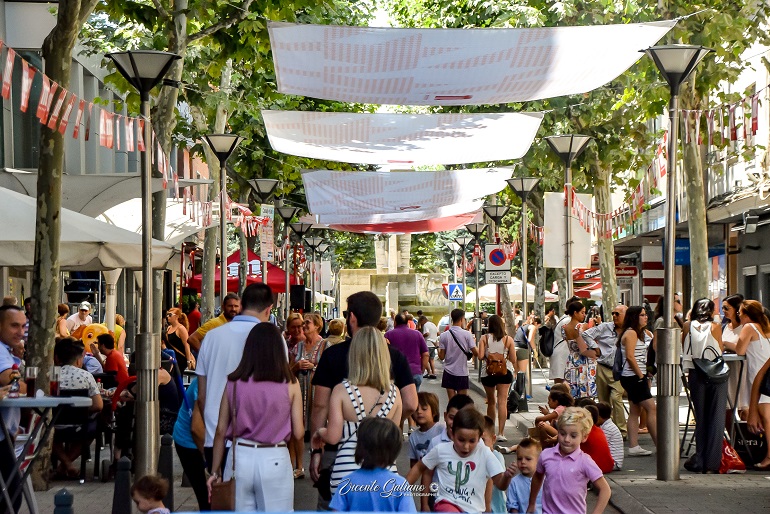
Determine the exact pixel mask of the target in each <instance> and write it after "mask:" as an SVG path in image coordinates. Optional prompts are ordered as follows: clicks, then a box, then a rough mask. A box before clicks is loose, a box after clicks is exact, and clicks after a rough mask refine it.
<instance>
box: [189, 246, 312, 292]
mask: <svg viewBox="0 0 770 514" xmlns="http://www.w3.org/2000/svg"><path fill="white" fill-rule="evenodd" d="M240 262H241V252H240V251H236V252H233V253H232V254H231V255H230V256H229V257H228V258H227V290H228V291H232V292H238V267H239V266H240ZM248 266H249V268H248V270H247V273H246V285H249V284H254V283H257V282H262V261H260V259H259V256H258V255H257V254H255V253H254V252H252V251H251V250H249V253H248ZM202 280H203V276H202V274H198V275H194V276H193V277H192V278H190V279H189V280H188V281H187V287H192V288H194V289H197V290H199V291H200V289H201V285H202ZM289 283H290V284H297V283H298V282H297V281H296V280H295V279H294V275H290V276H289ZM301 283H302V281H300V282H299V284H301ZM267 285H269V286H270V289H272V290H273V293H285V292H286V271H284V270H283V268H280V267H278V266H276V265H275V264H273V263H272V262H268V263H267ZM214 291H215V292H216V293H219V267H218V266H217V269H216V271H215V272H214Z"/></svg>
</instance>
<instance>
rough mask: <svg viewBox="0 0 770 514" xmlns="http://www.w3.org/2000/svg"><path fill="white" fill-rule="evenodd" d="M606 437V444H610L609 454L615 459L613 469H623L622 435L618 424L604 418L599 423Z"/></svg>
mask: <svg viewBox="0 0 770 514" xmlns="http://www.w3.org/2000/svg"><path fill="white" fill-rule="evenodd" d="M599 428H601V429H602V431H604V436H605V437H606V438H607V444H609V445H610V455H612V460H614V461H615V469H623V435H622V434H621V433H620V429H619V428H618V426H617V425H616V424H615V423H613V421H612V420H611V419H608V420H606V421H605V422H604V423H602V424H601V425H599Z"/></svg>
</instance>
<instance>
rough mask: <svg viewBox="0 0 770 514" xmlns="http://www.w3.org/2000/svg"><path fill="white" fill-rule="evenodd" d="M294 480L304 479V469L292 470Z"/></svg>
mask: <svg viewBox="0 0 770 514" xmlns="http://www.w3.org/2000/svg"><path fill="white" fill-rule="evenodd" d="M294 478H295V479H299V478H305V468H297V469H295V470H294Z"/></svg>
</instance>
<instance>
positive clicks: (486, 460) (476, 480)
mask: <svg viewBox="0 0 770 514" xmlns="http://www.w3.org/2000/svg"><path fill="white" fill-rule="evenodd" d="M483 433H484V416H482V415H481V413H480V412H478V411H477V410H475V409H462V410H460V411H459V412H458V413H457V415H456V416H455V418H454V421H453V424H452V442H451V443H442V444H439V445H437V446H436V447H434V448H433V449H431V450H430V451H429V452H428V454H427V455H425V457H423V458H422V460H420V461H419V462H417V464H415V465H414V466H413V467H412V469H411V470H409V474H408V475H407V477H406V479H407V481H408V482H409V483H410V484H414V483H415V482H417V481H418V480H419V479H420V477H422V475H423V473H424V472H425V471H426V470H435V471H436V475H437V476H438V493H437V497H436V506H435V511H436V512H484V510H485V507H486V506H485V502H484V493H485V491H486V485H487V480H488V479H490V478H491V479H492V482H493V483H494V485H495V487H497V488H498V489H501V490H503V491H505V490H506V489H507V488H508V484H510V482H511V478H512V477H513V475H514V474H515V472H516V466H515V464H511V465H510V466H508V469H505V468H504V467H503V465H502V464H500V461H498V460H497V458H496V457H495V456H494V455H493V454H492V450H490V449H489V448H487V447H486V446H485V445H483V444H479V441H480V440H481V436H482V434H483Z"/></svg>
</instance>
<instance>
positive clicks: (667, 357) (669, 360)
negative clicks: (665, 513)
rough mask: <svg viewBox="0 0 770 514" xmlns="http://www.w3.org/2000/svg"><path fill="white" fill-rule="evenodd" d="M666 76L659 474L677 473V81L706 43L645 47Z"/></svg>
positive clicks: (662, 476)
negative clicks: (675, 257)
mask: <svg viewBox="0 0 770 514" xmlns="http://www.w3.org/2000/svg"><path fill="white" fill-rule="evenodd" d="M645 52H646V53H647V54H649V55H650V57H652V60H653V61H654V62H655V65H656V66H657V67H658V70H659V71H660V73H661V75H663V78H664V79H666V82H668V85H669V88H670V93H671V97H670V99H669V104H668V115H669V135H668V164H667V165H668V177H667V179H666V185H667V190H666V207H667V209H666V226H665V233H664V241H665V245H666V247H665V248H666V251H665V255H664V256H663V300H664V301H665V302H666V305H665V307H666V309H665V310H664V311H663V327H661V328H659V329H658V331H657V341H658V344H657V350H656V356H657V357H656V361H657V366H658V392H657V398H656V400H657V405H658V407H657V408H658V462H657V468H658V471H657V477H658V480H666V481H669V480H678V479H679V390H680V387H681V385H680V384H679V356H680V344H681V343H680V340H681V337H680V330H679V327H678V326H677V325H676V323H675V322H674V267H675V261H674V255H675V254H674V252H675V249H676V195H677V191H676V185H677V168H676V149H677V143H678V141H677V140H678V139H679V134H678V128H679V119H678V118H679V87H680V86H681V85H682V82H684V81H685V80H687V77H688V76H689V75H690V73H691V72H692V70H693V69H694V68H695V66H697V65H698V63H699V62H700V61H701V59H703V58H704V57H705V56H706V54H708V53H709V52H711V49H709V48H705V47H703V46H690V45H664V46H653V47H651V48H648V49H647V50H645Z"/></svg>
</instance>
